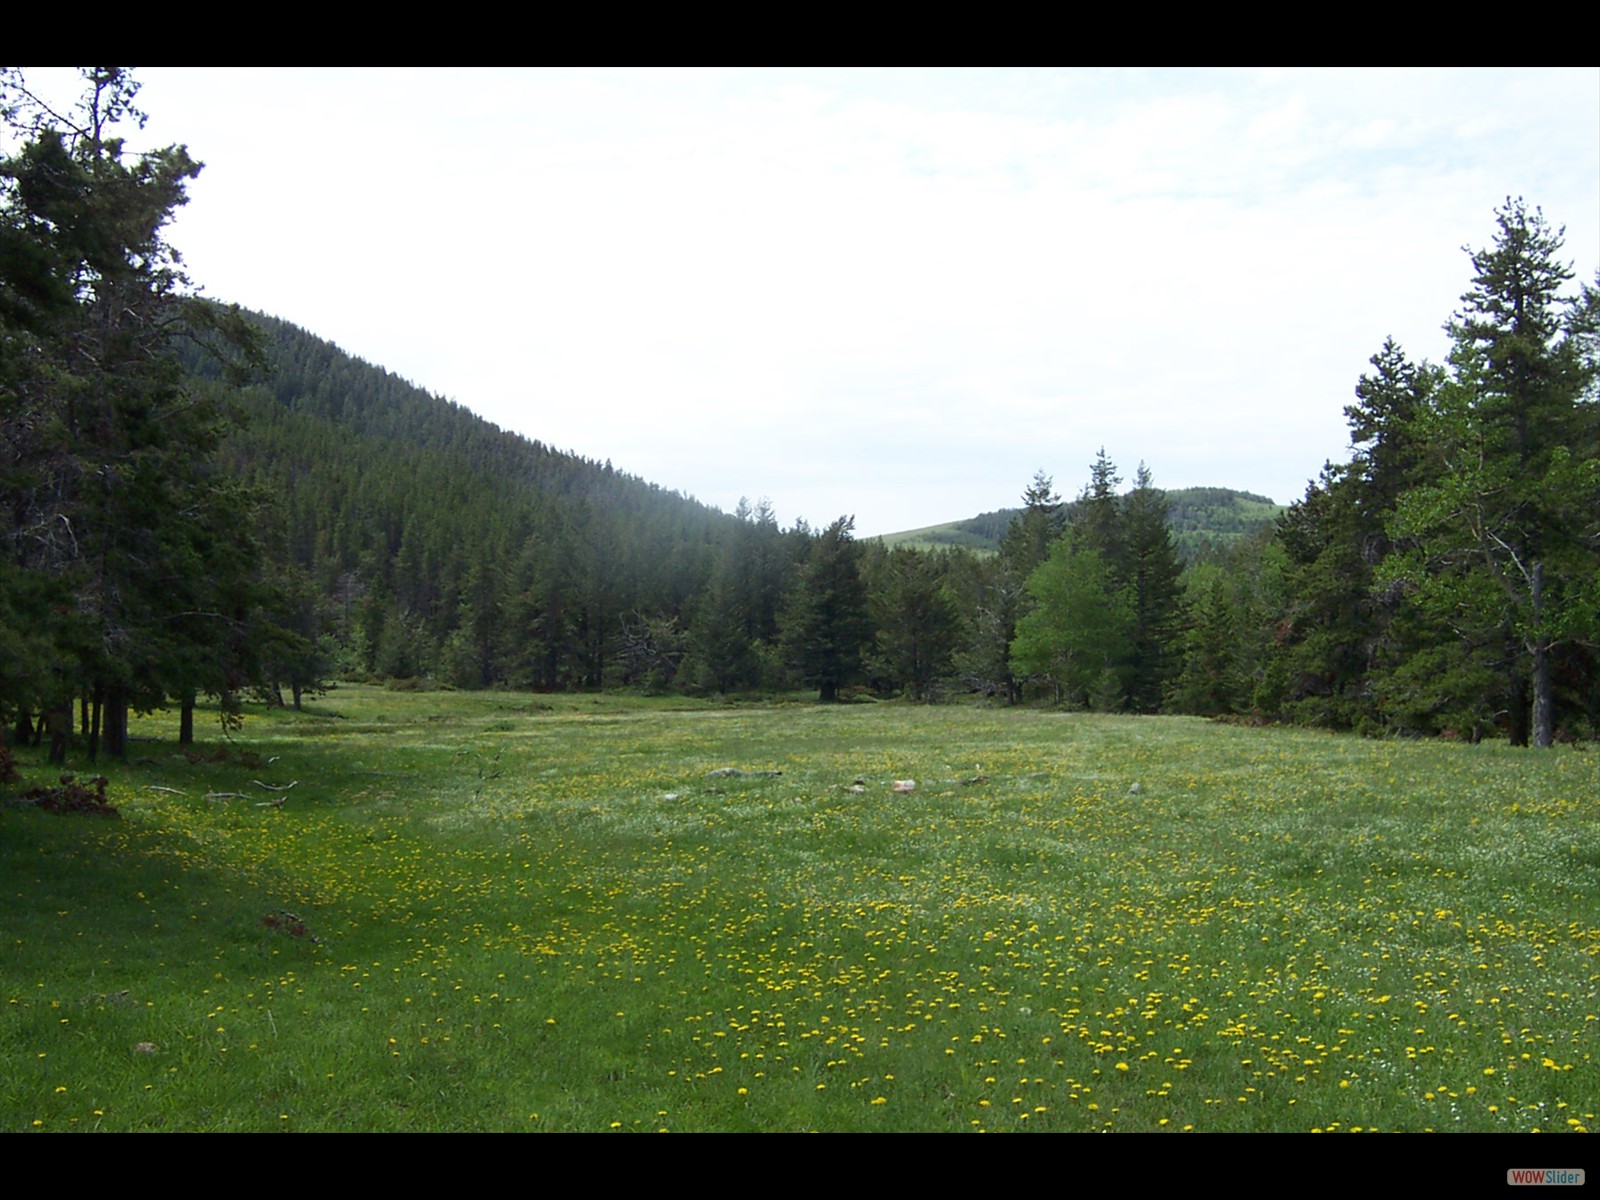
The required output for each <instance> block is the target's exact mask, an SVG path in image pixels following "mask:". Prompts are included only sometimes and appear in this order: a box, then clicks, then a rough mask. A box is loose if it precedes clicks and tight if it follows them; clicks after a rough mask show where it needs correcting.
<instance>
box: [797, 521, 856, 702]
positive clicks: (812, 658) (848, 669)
mask: <svg viewBox="0 0 1600 1200" xmlns="http://www.w3.org/2000/svg"><path fill="white" fill-rule="evenodd" d="M854 529H855V518H854V517H840V518H839V519H838V520H837V521H835V522H834V523H833V524H832V525H829V526H828V527H827V528H826V529H824V530H823V531H822V532H821V533H819V534H817V535H816V536H815V537H814V538H813V539H812V540H811V545H810V549H809V551H808V553H807V555H806V559H805V563H804V565H803V566H802V567H801V571H800V578H799V582H798V584H797V586H796V588H795V591H794V594H793V596H792V597H791V600H790V606H789V609H788V619H787V620H786V622H785V627H784V642H785V645H786V647H787V648H788V650H789V654H790V658H791V661H793V662H794V664H795V666H796V668H797V670H798V671H799V674H800V676H801V678H803V679H804V680H805V681H806V682H807V683H810V684H812V685H813V686H815V687H816V688H817V690H818V696H817V698H818V699H819V700H821V701H823V702H824V703H829V702H832V701H835V700H837V699H838V698H839V689H840V688H842V687H844V686H845V685H846V684H848V683H851V682H852V681H854V680H855V679H856V678H857V677H858V676H859V674H860V671H861V654H862V651H863V649H864V648H865V646H866V643H867V640H868V638H869V636H870V634H871V623H870V619H869V616H868V611H867V590H866V585H865V584H864V583H863V581H862V579H861V570H860V556H861V548H860V546H859V545H857V543H856V541H855V539H854V538H853V537H852V536H851V534H852V531H853V530H854Z"/></svg>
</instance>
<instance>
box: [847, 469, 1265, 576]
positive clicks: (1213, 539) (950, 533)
mask: <svg viewBox="0 0 1600 1200" xmlns="http://www.w3.org/2000/svg"><path fill="white" fill-rule="evenodd" d="M1167 500H1168V502H1169V504H1170V505H1171V507H1170V508H1169V510H1168V512H1167V522H1168V524H1169V525H1170V526H1171V528H1172V535H1173V539H1174V540H1175V541H1176V542H1177V544H1178V553H1179V554H1180V555H1182V557H1183V559H1184V561H1186V562H1192V561H1194V560H1195V559H1197V558H1201V557H1204V555H1205V554H1206V552H1207V550H1208V549H1212V548H1215V549H1221V548H1223V547H1225V546H1229V545H1231V544H1233V543H1234V542H1236V541H1238V540H1239V539H1240V538H1243V537H1245V536H1247V535H1249V534H1251V533H1254V532H1255V531H1256V530H1257V529H1260V528H1261V527H1262V526H1263V525H1267V524H1269V523H1270V522H1272V521H1273V520H1274V519H1276V518H1277V516H1278V514H1279V513H1281V512H1283V511H1284V507H1283V505H1281V504H1277V503H1274V502H1273V501H1272V500H1271V499H1269V498H1268V497H1266V496H1260V495H1257V494H1256V493H1254V492H1240V491H1235V490H1234V489H1233V488H1221V487H1196V488H1173V489H1171V490H1169V491H1168V492H1167ZM1074 506H1075V503H1074V502H1069V503H1068V504H1067V506H1066V511H1067V515H1068V518H1069V519H1070V518H1071V515H1072V510H1073V508H1074ZM1020 511H1021V509H1016V508H1002V509H1000V510H998V511H996V512H987V513H980V514H979V515H978V516H976V517H968V518H967V519H966V520H964V521H947V522H945V523H944V524H943V525H925V526H923V527H922V528H920V529H907V530H904V531H903V532H900V533H886V534H884V535H883V536H882V537H881V538H879V540H880V541H881V542H883V544H884V545H886V546H889V547H895V546H915V547H919V548H922V549H947V548H951V547H960V548H962V549H966V550H972V551H974V552H976V553H978V554H993V553H994V552H995V551H997V550H999V548H1000V539H1001V538H1002V537H1004V536H1005V532H1006V526H1008V525H1009V524H1010V523H1011V518H1012V517H1014V516H1015V515H1016V514H1017V513H1018V512H1020Z"/></svg>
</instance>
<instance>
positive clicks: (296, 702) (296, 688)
mask: <svg viewBox="0 0 1600 1200" xmlns="http://www.w3.org/2000/svg"><path fill="white" fill-rule="evenodd" d="M289 690H290V691H291V692H293V693H294V710H295V712H300V711H302V710H301V708H300V694H301V692H302V691H303V690H304V689H303V688H301V686H300V685H299V684H298V683H291V684H290V685H289Z"/></svg>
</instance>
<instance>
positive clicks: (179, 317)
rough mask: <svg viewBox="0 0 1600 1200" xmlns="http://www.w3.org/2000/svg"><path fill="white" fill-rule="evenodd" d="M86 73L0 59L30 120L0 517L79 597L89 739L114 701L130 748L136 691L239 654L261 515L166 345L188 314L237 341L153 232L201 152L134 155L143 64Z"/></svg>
mask: <svg viewBox="0 0 1600 1200" xmlns="http://www.w3.org/2000/svg"><path fill="white" fill-rule="evenodd" d="M83 75H84V79H85V84H86V90H85V93H84V96H83V98H82V100H81V101H80V103H79V105H78V107H77V108H76V109H74V110H72V111H71V112H70V113H68V114H66V115H65V116H63V115H62V114H58V113H56V112H54V111H52V110H51V109H49V108H48V107H47V106H45V105H43V104H41V103H40V102H39V101H38V100H37V99H36V98H35V97H34V95H33V93H32V92H31V91H30V90H29V88H28V85H27V83H26V81H25V80H24V79H23V77H22V76H21V75H20V73H18V72H16V71H13V70H8V71H6V72H5V73H4V74H3V75H0V109H3V110H4V116H5V117H6V119H7V121H8V122H10V123H12V125H13V128H14V129H17V130H19V131H20V132H22V133H23V134H24V136H25V137H26V139H27V140H26V142H25V144H23V145H22V147H21V148H20V150H19V151H18V152H17V153H15V154H13V155H12V156H11V157H9V158H6V159H4V160H3V161H0V248H3V253H0V339H3V342H4V345H5V348H6V355H5V357H6V359H8V360H11V359H12V356H13V355H17V356H19V357H18V358H17V360H15V361H16V363H17V365H16V366H15V367H13V366H11V365H8V366H7V367H6V368H5V371H6V374H7V375H8V376H9V377H10V378H9V379H7V380H4V381H0V382H5V383H7V384H8V385H9V386H7V387H6V388H5V389H4V395H5V401H4V405H5V408H4V411H3V412H0V431H3V440H0V486H3V487H4V488H5V490H6V495H5V505H4V513H5V516H4V518H3V519H4V521H5V522H6V523H5V525H3V526H0V536H3V545H4V551H5V554H6V556H7V558H8V560H9V563H10V568H11V570H13V571H15V570H21V571H24V572H30V573H33V575H34V576H35V578H38V579H42V580H45V581H48V582H47V586H46V587H45V588H44V589H43V590H44V591H48V592H50V593H52V597H53V599H52V603H53V606H57V607H59V606H61V605H66V606H68V607H70V611H71V615H70V618H69V619H68V620H66V621H63V625H70V628H63V629H61V630H60V631H59V636H57V637H56V638H55V639H54V641H55V646H54V657H55V660H56V661H55V664H54V667H53V672H54V673H55V674H56V675H57V676H58V677H59V678H61V679H63V680H67V681H71V683H72V684H73V685H75V686H78V687H82V688H84V689H86V690H87V691H88V692H89V693H90V694H91V695H92V697H93V700H94V707H95V712H96V719H95V730H94V733H93V734H92V735H91V750H93V748H94V746H95V738H96V737H97V735H98V732H99V728H100V716H101V714H102V713H103V715H104V729H105V742H106V748H107V749H108V750H109V751H110V752H111V753H112V754H114V755H118V756H120V755H122V754H124V753H125V751H126V729H127V713H128V710H129V707H130V705H133V706H151V705H155V704H158V703H160V702H161V701H162V700H163V699H164V698H165V696H166V695H167V694H169V693H173V692H184V691H187V690H189V689H191V688H192V687H193V686H194V685H195V683H196V680H197V678H199V677H200V675H201V673H202V672H201V664H203V663H204V662H206V661H207V660H210V661H211V662H213V663H214V664H216V665H217V666H219V667H220V668H221V669H222V670H223V671H236V672H239V673H243V672H244V671H245V670H247V669H248V664H247V663H246V662H245V661H244V659H243V657H242V656H241V655H242V652H243V651H244V650H247V649H248V645H249V642H248V639H247V638H243V637H241V636H240V633H241V631H240V628H239V625H240V622H242V621H247V620H249V619H250V613H249V611H248V609H249V608H250V605H249V604H248V603H245V602H243V601H242V597H243V593H244V590H245V587H244V584H245V581H246V579H247V578H248V577H249V576H250V574H251V573H252V571H253V564H254V549H253V547H252V544H251V539H250V536H249V529H250V526H251V525H253V519H252V517H251V515H250V514H249V512H248V509H247V507H246V506H244V505H242V504H240V503H239V496H238V493H237V491H236V489H234V488H233V487H232V486H231V484H230V483H229V482H228V481H227V480H226V479H225V477H224V476H223V474H222V473H221V472H220V471H219V470H218V468H217V460H216V456H215V450H216V447H217V444H218V439H219V436H220V432H221V428H222V421H221V412H220V407H219V405H218V403H217V400H216V397H215V396H213V395H212V394H210V393H208V392H207V391H205V390H203V389H202V390H196V389H193V388H191V387H190V386H188V385H187V383H186V381H185V380H184V378H183V376H182V372H181V369H180V367H179V364H178V363H177V361H176V359H175V357H174V354H173V349H172V347H173V343H174V339H175V338H176V337H177V336H178V335H179V334H180V333H183V332H184V331H186V330H187V331H189V332H191V333H195V334H198V335H200V336H202V337H210V336H212V335H217V334H222V335H224V337H223V340H224V341H234V342H235V344H237V342H236V339H237V337H238V336H239V330H240V326H238V325H236V324H235V323H234V322H233V321H232V320H231V319H229V318H222V319H219V317H218V315H217V311H216V310H215V309H213V308H211V307H210V306H208V305H205V304H202V303H201V302H199V301H197V300H193V299H190V298H186V297H185V296H184V294H183V292H184V287H185V285H186V283H187V280H186V279H185V277H184V275H183V272H182V267H181V263H180V262H179V259H178V256H177V254H176V253H175V252H173V250H172V249H171V247H169V246H168V245H167V244H166V242H165V240H164V239H163V236H162V230H163V228H164V226H165V225H166V224H167V222H168V221H169V220H170V218H171V216H172V213H173V211H174V210H175V209H176V208H177V207H178V206H179V205H181V204H183V203H184V202H185V200H186V198H187V197H186V192H187V186H188V183H189V182H190V181H191V180H192V179H194V177H195V176H196V175H197V174H198V173H199V171H200V164H198V163H197V162H195V161H194V160H193V159H192V158H190V156H189V154H188V152H187V151H186V150H185V149H184V148H183V147H181V146H170V147H167V148H165V149H162V150H156V151H151V152H148V153H146V154H143V155H140V156H137V157H132V156H129V155H127V154H126V153H125V151H124V147H123V142H122V140H121V139H120V138H118V137H115V136H113V135H112V131H113V129H114V128H115V126H116V125H117V123H118V122H120V121H127V120H132V121H136V122H138V123H141V124H142V122H143V117H142V114H140V113H139V112H138V110H137V108H135V106H134V98H135V96H136V94H137V92H138V85H137V83H135V82H134V80H133V79H132V77H131V76H130V75H129V73H128V72H127V70H126V69H125V68H120V67H95V68H89V69H86V70H85V71H84V72H83ZM212 559H214V560H215V561H214V562H212V561H209V560H212ZM40 590H41V589H37V588H28V589H24V591H25V592H27V593H30V594H31V593H36V592H39V591H40ZM36 645H37V644H36V643H35V646H36ZM213 678H215V676H213ZM38 698H39V697H33V699H38Z"/></svg>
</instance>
